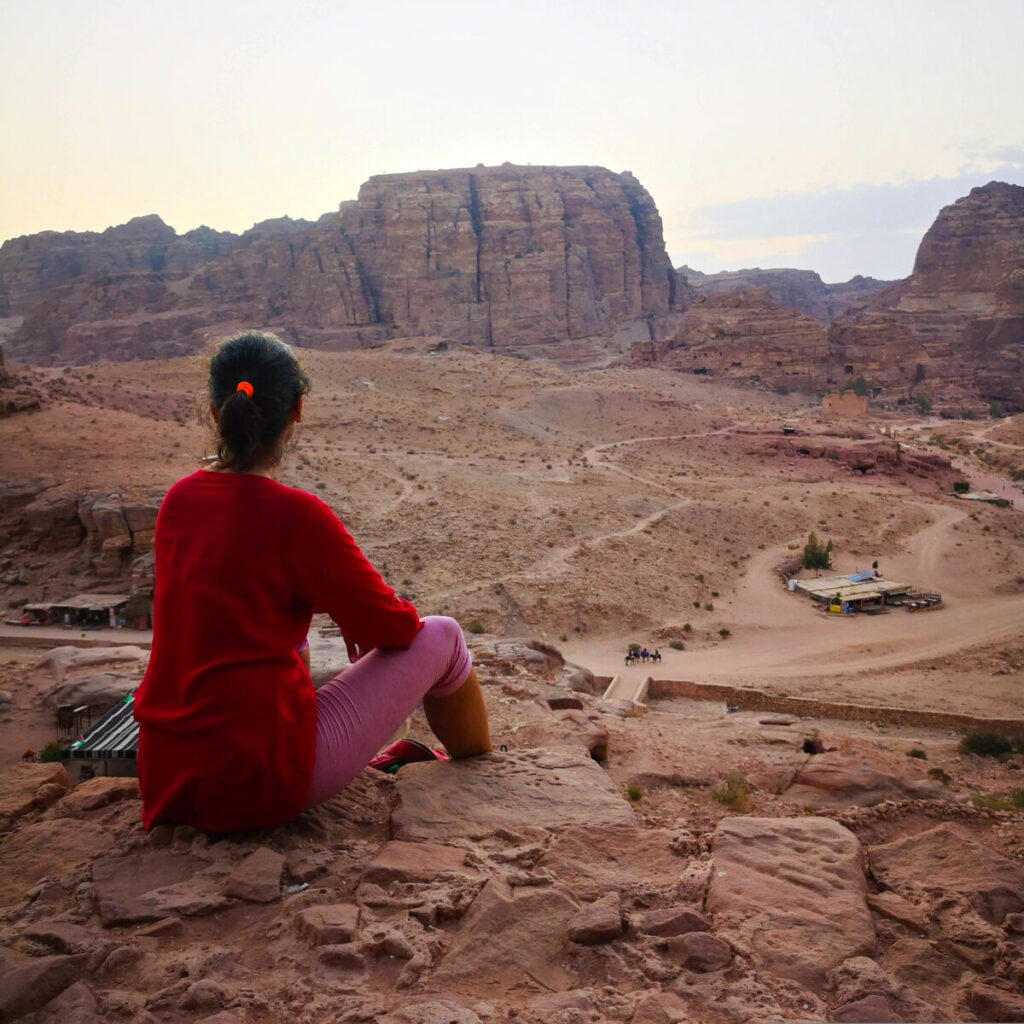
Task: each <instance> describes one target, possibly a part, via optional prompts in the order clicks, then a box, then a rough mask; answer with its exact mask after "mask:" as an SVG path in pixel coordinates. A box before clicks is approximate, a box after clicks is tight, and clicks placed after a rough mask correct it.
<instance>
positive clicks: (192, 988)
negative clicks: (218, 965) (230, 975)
mask: <svg viewBox="0 0 1024 1024" xmlns="http://www.w3.org/2000/svg"><path fill="white" fill-rule="evenodd" d="M223 1002H224V989H222V988H221V987H220V985H219V984H217V982H216V981H214V980H213V978H200V979H199V980H198V981H194V982H193V983H192V984H191V985H189V987H188V988H187V989H186V990H185V994H184V995H183V996H182V997H181V1008H182V1009H183V1010H200V1011H202V1010H205V1011H210V1010H216V1009H218V1008H219V1007H220V1005H221V1004H222V1003H223Z"/></svg>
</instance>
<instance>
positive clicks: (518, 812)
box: [392, 750, 633, 841]
mask: <svg viewBox="0 0 1024 1024" xmlns="http://www.w3.org/2000/svg"><path fill="white" fill-rule="evenodd" d="M396 785H397V789H398V795H399V801H400V804H399V807H398V809H397V810H396V811H395V812H394V814H393V815H392V824H393V829H394V835H395V837H396V838H397V839H405V840H414V841H416V840H435V839H449V838H457V837H472V836H474V835H484V834H487V833H489V832H492V831H494V830H495V829H499V828H512V829H514V828H517V827H521V826H527V825H529V826H535V827H541V828H547V829H551V830H553V831H561V830H562V829H565V828H568V827H570V826H572V825H578V824H584V823H587V824H591V825H605V826H613V825H625V824H628V823H630V822H631V821H632V818H633V813H632V811H631V810H630V808H629V805H628V804H627V803H626V802H625V801H624V800H623V799H622V798H621V797H620V796H619V795H618V794H617V793H616V792H615V787H614V786H613V785H612V784H611V782H610V781H609V780H608V778H607V776H605V774H604V773H603V772H602V771H601V769H600V768H599V767H598V766H597V764H595V763H594V761H592V760H591V759H590V758H589V757H587V756H586V755H585V754H582V753H576V752H574V751H567V750H524V751H517V752H514V753H509V754H486V755H484V756H482V757H477V758H471V759H468V760H465V761H429V762H422V763H417V764H410V765H407V766H406V767H405V768H403V769H402V771H401V773H400V774H399V775H398V776H397V777H396Z"/></svg>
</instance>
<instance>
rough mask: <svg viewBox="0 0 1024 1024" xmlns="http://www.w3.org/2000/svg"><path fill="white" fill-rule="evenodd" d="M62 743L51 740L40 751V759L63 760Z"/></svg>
mask: <svg viewBox="0 0 1024 1024" xmlns="http://www.w3.org/2000/svg"><path fill="white" fill-rule="evenodd" d="M61 750H62V747H61V745H60V744H59V743H58V742H57V741H56V740H50V742H49V743H47V744H46V746H45V747H43V749H42V750H41V751H39V760H40V761H62V760H63V758H62V757H61Z"/></svg>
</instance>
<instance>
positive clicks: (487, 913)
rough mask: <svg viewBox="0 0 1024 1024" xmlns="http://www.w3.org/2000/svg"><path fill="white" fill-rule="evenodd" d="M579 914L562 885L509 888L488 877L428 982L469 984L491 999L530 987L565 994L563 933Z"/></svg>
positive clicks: (565, 977) (567, 976) (567, 977)
mask: <svg viewBox="0 0 1024 1024" xmlns="http://www.w3.org/2000/svg"><path fill="white" fill-rule="evenodd" d="M578 910H579V904H578V903H577V902H576V900H575V899H574V898H573V896H572V894H571V893H570V892H569V890H568V889H566V888H565V887H564V886H561V885H553V886H540V887H538V886H529V887H526V888H518V889H513V888H512V887H511V886H510V885H509V884H508V882H507V881H505V880H504V879H503V878H500V877H497V878H492V879H491V880H490V881H489V882H488V883H487V884H486V885H485V886H484V887H483V889H482V890H481V891H480V893H479V895H478V896H477V897H476V899H475V900H474V901H473V904H472V906H471V907H470V908H469V911H468V912H467V914H466V917H465V919H464V921H463V924H462V927H461V928H460V929H459V931H458V932H457V933H456V934H455V936H454V938H453V939H452V944H451V946H450V947H449V949H448V952H447V953H446V955H445V957H444V959H443V960H442V961H441V963H440V966H439V967H438V968H437V970H436V971H435V972H434V974H433V976H432V983H433V984H435V985H438V986H441V987H442V988H443V987H445V986H458V985H463V984H466V983H471V984H472V985H473V988H474V989H475V990H477V991H481V992H487V993H492V994H494V995H502V994H504V993H505V992H507V991H508V990H509V989H510V988H512V987H518V986H522V985H531V987H532V985H533V984H540V985H542V986H543V987H545V988H547V989H548V990H549V991H564V990H565V989H567V988H569V987H571V986H570V981H569V975H568V974H567V973H566V971H565V970H564V969H563V968H562V966H561V961H562V958H563V956H564V955H565V953H566V952H567V949H568V946H567V940H566V932H567V929H568V924H569V921H570V919H571V918H573V917H574V916H575V915H576V913H577V912H578ZM531 979H532V980H531Z"/></svg>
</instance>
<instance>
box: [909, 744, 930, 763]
mask: <svg viewBox="0 0 1024 1024" xmlns="http://www.w3.org/2000/svg"><path fill="white" fill-rule="evenodd" d="M907 757H916V758H917V759H918V760H919V761H927V760H928V755H927V754H926V753H925V752H924V751H923V750H922V749H921V748H920V747H913V748H912V749H911V750H908V751H907Z"/></svg>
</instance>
